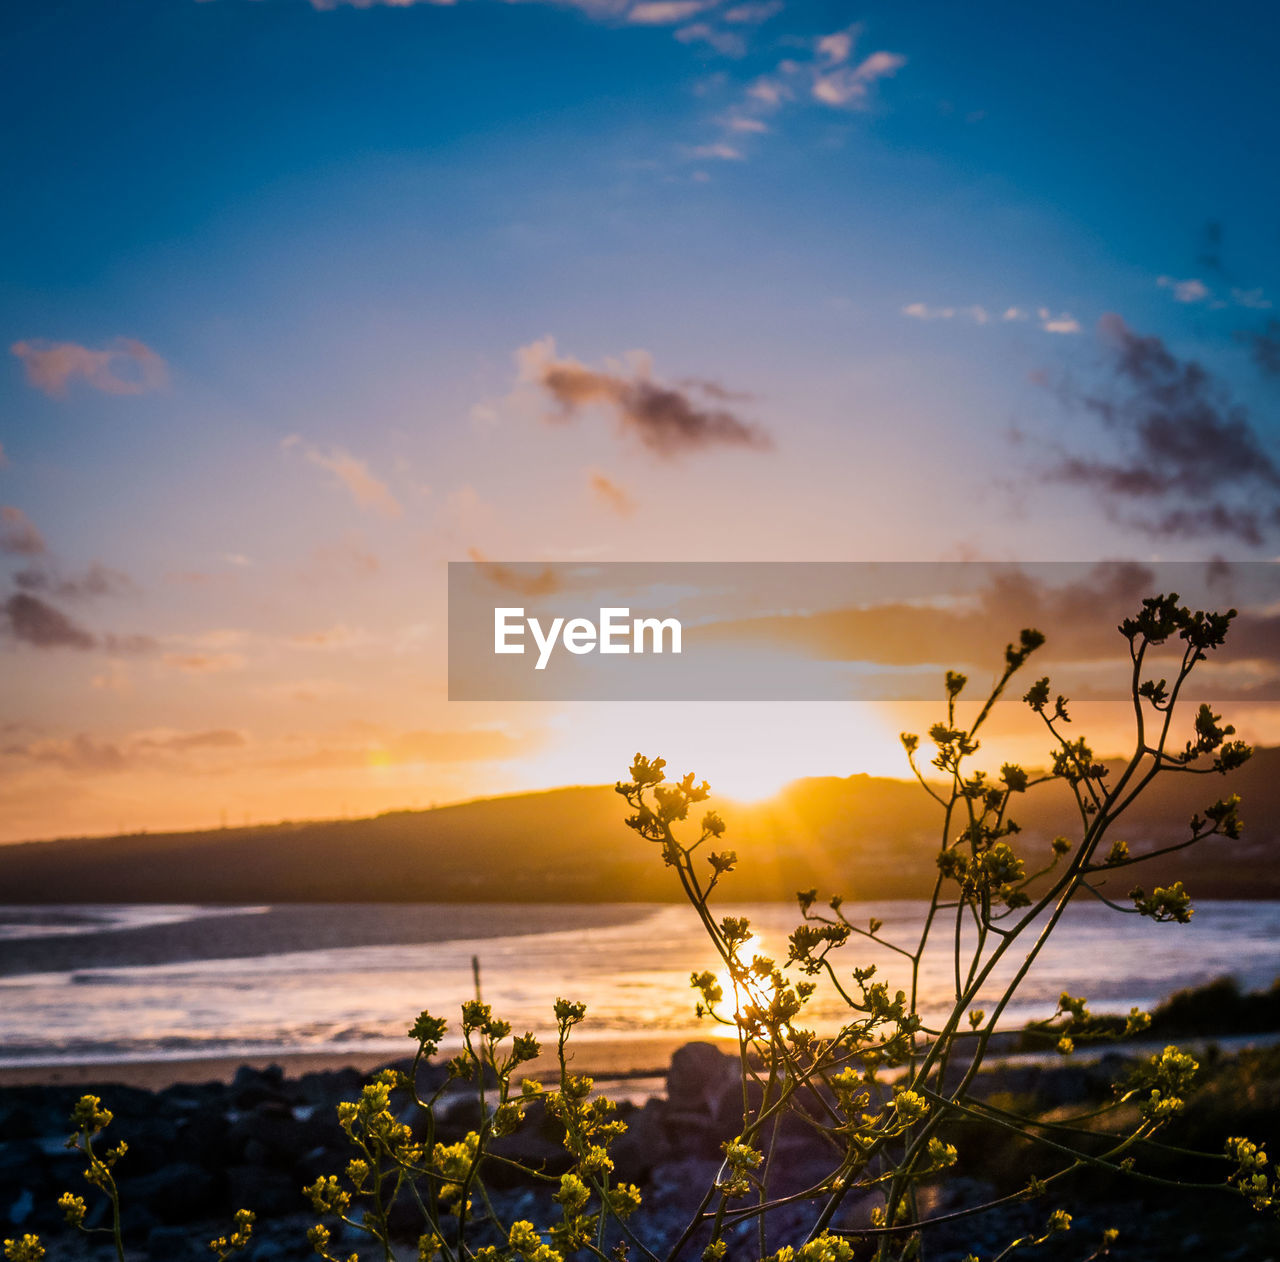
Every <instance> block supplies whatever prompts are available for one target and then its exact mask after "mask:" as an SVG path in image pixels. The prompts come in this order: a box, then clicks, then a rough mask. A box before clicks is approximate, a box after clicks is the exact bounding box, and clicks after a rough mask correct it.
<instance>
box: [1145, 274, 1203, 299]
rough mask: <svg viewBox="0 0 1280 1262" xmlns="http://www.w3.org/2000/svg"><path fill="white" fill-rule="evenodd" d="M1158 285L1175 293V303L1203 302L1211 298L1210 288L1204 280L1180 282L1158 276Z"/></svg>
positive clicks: (1175, 279)
mask: <svg viewBox="0 0 1280 1262" xmlns="http://www.w3.org/2000/svg"><path fill="white" fill-rule="evenodd" d="M1156 284H1157V285H1159V286H1160V288H1161V289H1169V290H1172V291H1173V300H1174V302H1186V303H1192V302H1203V301H1204V300H1205V299H1206V298H1208V297H1209V292H1210V291H1209V286H1208V285H1206V284H1205V283H1204V281H1202V280H1195V279H1194V278H1193V279H1191V280H1178V279H1177V278H1176V277H1173V276H1157V277H1156Z"/></svg>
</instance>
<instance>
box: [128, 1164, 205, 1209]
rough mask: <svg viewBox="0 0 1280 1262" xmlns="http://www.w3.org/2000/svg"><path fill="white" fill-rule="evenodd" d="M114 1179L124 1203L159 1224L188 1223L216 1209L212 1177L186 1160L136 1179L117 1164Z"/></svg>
mask: <svg viewBox="0 0 1280 1262" xmlns="http://www.w3.org/2000/svg"><path fill="white" fill-rule="evenodd" d="M118 1178H119V1180H120V1198H121V1200H122V1201H123V1202H124V1204H125V1205H126V1206H128V1205H131V1204H134V1203H137V1204H140V1205H143V1206H144V1207H145V1208H146V1209H148V1210H149V1211H150V1212H151V1213H153V1214H154V1215H155V1216H156V1218H157V1219H159V1220H160V1222H161V1223H185V1222H189V1221H190V1220H191V1219H193V1218H199V1217H201V1216H202V1215H205V1214H209V1213H212V1212H214V1211H215V1210H217V1209H218V1207H219V1204H218V1195H217V1184H216V1182H215V1180H214V1178H213V1176H212V1175H211V1174H209V1173H208V1171H206V1170H202V1169H201V1168H200V1167H199V1166H197V1165H194V1164H193V1163H191V1162H189V1161H178V1162H173V1163H171V1164H170V1165H167V1166H165V1167H163V1168H162V1169H160V1170H156V1171H154V1172H153V1173H151V1174H145V1175H142V1176H141V1177H140V1178H134V1177H131V1176H129V1175H128V1173H127V1172H126V1170H125V1166H124V1163H123V1162H121V1164H120V1167H119V1174H118Z"/></svg>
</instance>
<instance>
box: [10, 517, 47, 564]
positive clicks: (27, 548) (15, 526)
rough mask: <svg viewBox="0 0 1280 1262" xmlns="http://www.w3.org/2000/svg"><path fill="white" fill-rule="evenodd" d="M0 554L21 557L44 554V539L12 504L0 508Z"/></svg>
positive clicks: (28, 519) (29, 519) (28, 518)
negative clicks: (5, 553)
mask: <svg viewBox="0 0 1280 1262" xmlns="http://www.w3.org/2000/svg"><path fill="white" fill-rule="evenodd" d="M0 552H7V553H9V554H10V555H11V556H21V557H36V556H42V555H43V554H44V552H45V544H44V537H43V536H42V535H41V534H40V532H39V531H38V530H37V529H36V528H35V525H34V524H33V522H32V521H31V518H30V517H28V516H27V515H26V513H24V512H23V511H22V509H20V508H14V506H13V505H12V504H5V505H4V506H3V507H0Z"/></svg>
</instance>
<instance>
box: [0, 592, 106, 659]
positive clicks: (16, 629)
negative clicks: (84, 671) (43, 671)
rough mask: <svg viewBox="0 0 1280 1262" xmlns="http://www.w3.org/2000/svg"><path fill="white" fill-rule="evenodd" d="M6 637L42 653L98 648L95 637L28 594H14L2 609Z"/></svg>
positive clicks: (44, 602)
mask: <svg viewBox="0 0 1280 1262" xmlns="http://www.w3.org/2000/svg"><path fill="white" fill-rule="evenodd" d="M3 613H4V620H5V624H6V625H7V627H8V631H9V634H10V635H12V636H13V638H14V639H15V640H18V641H20V642H21V643H23V644H31V645H34V646H35V647H36V648H41V649H58V648H67V649H92V648H97V646H98V640H97V637H96V636H94V635H93V634H91V633H90V632H88V631H86V630H85V629H84V628H83V627H82V626H79V625H78V624H77V623H75V622H73V621H72V620H71V619H70V618H68V617H67V615H66V614H64V613H63V612H62V610H60V609H57V608H55V607H54V606H53V605H50V604H49V603H47V602H46V601H43V600H41V599H40V597H39V596H32V595H31V594H30V593H29V592H14V593H13V595H12V596H10V597H9V599H8V600H6V601H5V602H4V606H3Z"/></svg>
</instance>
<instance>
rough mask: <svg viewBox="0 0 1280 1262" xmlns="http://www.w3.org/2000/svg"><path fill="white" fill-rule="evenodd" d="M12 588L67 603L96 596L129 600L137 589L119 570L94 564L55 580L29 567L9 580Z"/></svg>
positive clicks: (97, 562)
mask: <svg viewBox="0 0 1280 1262" xmlns="http://www.w3.org/2000/svg"><path fill="white" fill-rule="evenodd" d="M13 581H14V584H15V585H16V586H18V587H20V588H21V589H22V590H23V591H27V592H47V593H49V594H51V595H54V596H60V597H63V598H65V599H68V600H85V599H91V598H94V597H98V596H132V595H136V594H137V592H138V585H137V583H135V582H134V581H133V579H131V578H130V577H129V576H128V575H127V574H126V573H124V571H123V570H117V569H113V568H112V567H111V566H109V565H103V564H102V563H101V562H99V561H94V562H93V563H92V564H91V565H90V566H89V568H88V569H87V570H85V571H84V572H83V573H81V574H73V575H72V576H71V577H69V578H63V577H59V576H58V575H56V574H54V573H53V572H52V571H50V570H48V569H42V568H37V567H31V568H29V569H25V570H20V571H19V572H18V573H17V574H15V575H14V576H13Z"/></svg>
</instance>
